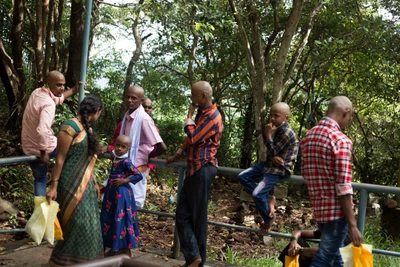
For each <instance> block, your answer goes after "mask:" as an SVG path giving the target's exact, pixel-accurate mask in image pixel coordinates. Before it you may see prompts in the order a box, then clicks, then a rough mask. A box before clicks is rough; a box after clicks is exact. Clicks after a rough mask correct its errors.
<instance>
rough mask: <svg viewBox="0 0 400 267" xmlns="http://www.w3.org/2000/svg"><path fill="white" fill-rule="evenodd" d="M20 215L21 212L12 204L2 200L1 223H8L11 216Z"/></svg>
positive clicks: (0, 207) (0, 208)
mask: <svg viewBox="0 0 400 267" xmlns="http://www.w3.org/2000/svg"><path fill="white" fill-rule="evenodd" d="M18 213H19V211H18V210H17V208H15V206H14V205H13V204H12V203H11V202H9V201H7V200H4V199H2V198H0V221H2V222H4V221H8V220H9V219H10V217H11V215H13V214H18Z"/></svg>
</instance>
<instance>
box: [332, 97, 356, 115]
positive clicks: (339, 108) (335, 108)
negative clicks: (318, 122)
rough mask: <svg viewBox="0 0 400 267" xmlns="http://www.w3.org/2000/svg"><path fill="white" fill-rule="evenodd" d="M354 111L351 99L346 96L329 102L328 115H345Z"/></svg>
mask: <svg viewBox="0 0 400 267" xmlns="http://www.w3.org/2000/svg"><path fill="white" fill-rule="evenodd" d="M352 110H353V104H352V103H351V101H350V99H348V98H347V97H345V96H335V97H334V98H332V100H331V101H330V102H329V105H328V110H327V115H328V114H331V113H336V112H339V113H343V112H349V111H352Z"/></svg>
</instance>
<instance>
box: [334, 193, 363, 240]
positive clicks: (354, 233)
mask: <svg viewBox="0 0 400 267" xmlns="http://www.w3.org/2000/svg"><path fill="white" fill-rule="evenodd" d="M339 202H340V206H341V207H342V210H343V213H344V217H345V218H346V221H347V224H348V226H349V234H350V237H351V240H352V241H353V244H354V245H355V246H357V247H358V246H360V245H361V243H362V242H363V236H362V234H361V232H360V230H358V228H357V223H356V219H355V217H354V212H353V201H352V197H351V195H343V196H339Z"/></svg>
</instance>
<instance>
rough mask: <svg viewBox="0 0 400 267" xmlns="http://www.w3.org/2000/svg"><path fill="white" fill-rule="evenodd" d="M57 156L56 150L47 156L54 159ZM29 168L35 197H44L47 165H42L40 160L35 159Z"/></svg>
mask: <svg viewBox="0 0 400 267" xmlns="http://www.w3.org/2000/svg"><path fill="white" fill-rule="evenodd" d="M56 154H57V148H56V149H54V151H53V152H51V153H50V154H49V157H50V158H55V157H56ZM29 166H30V167H31V170H32V173H33V177H34V178H35V181H34V186H35V196H45V195H46V184H47V164H43V163H42V162H41V161H40V159H36V160H34V161H31V162H30V163H29Z"/></svg>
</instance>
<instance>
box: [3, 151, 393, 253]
mask: <svg viewBox="0 0 400 267" xmlns="http://www.w3.org/2000/svg"><path fill="white" fill-rule="evenodd" d="M104 157H106V158H110V156H109V155H105V156H104ZM33 160H36V157H35V156H20V157H10V158H0V166H2V165H10V164H16V163H23V162H30V161H33ZM150 163H152V164H155V165H165V160H161V159H151V160H150ZM168 166H169V167H175V168H178V169H179V177H178V196H179V193H180V190H181V188H182V185H183V180H184V178H185V169H186V163H184V162H174V163H171V164H169V165H168ZM241 171H242V169H237V168H229V167H218V173H221V174H229V175H235V176H236V177H237V175H238V174H239V173H240V172H241ZM283 181H287V182H293V183H299V184H305V183H306V182H305V181H304V179H303V178H302V177H301V176H298V175H292V176H290V177H289V178H285V179H284V180H283ZM352 186H353V189H354V190H358V191H360V202H359V205H358V216H357V227H358V229H359V230H360V232H361V233H363V232H364V227H365V215H366V210H367V204H368V193H370V192H374V193H384V194H395V195H400V188H398V187H390V186H383V185H374V184H365V183H355V182H353V183H352ZM138 212H142V213H147V214H154V215H159V216H164V217H171V218H175V215H174V214H169V213H163V212H156V211H149V210H139V211H138ZM208 224H211V225H216V226H220V227H227V228H232V229H236V230H241V231H248V232H256V233H260V234H264V233H263V232H261V231H260V230H259V229H254V228H250V227H245V226H240V225H233V224H227V223H220V222H214V221H208ZM23 231H24V229H18V228H17V229H10V230H0V233H10V232H23ZM268 235H270V236H274V237H282V238H288V239H289V238H290V237H291V234H282V233H278V232H274V231H269V232H268ZM179 250H180V247H179V239H178V235H177V232H176V231H175V233H174V247H173V257H174V258H177V257H178V254H179ZM372 252H373V253H376V254H382V255H388V256H396V257H400V252H397V251H390V250H382V249H372Z"/></svg>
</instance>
